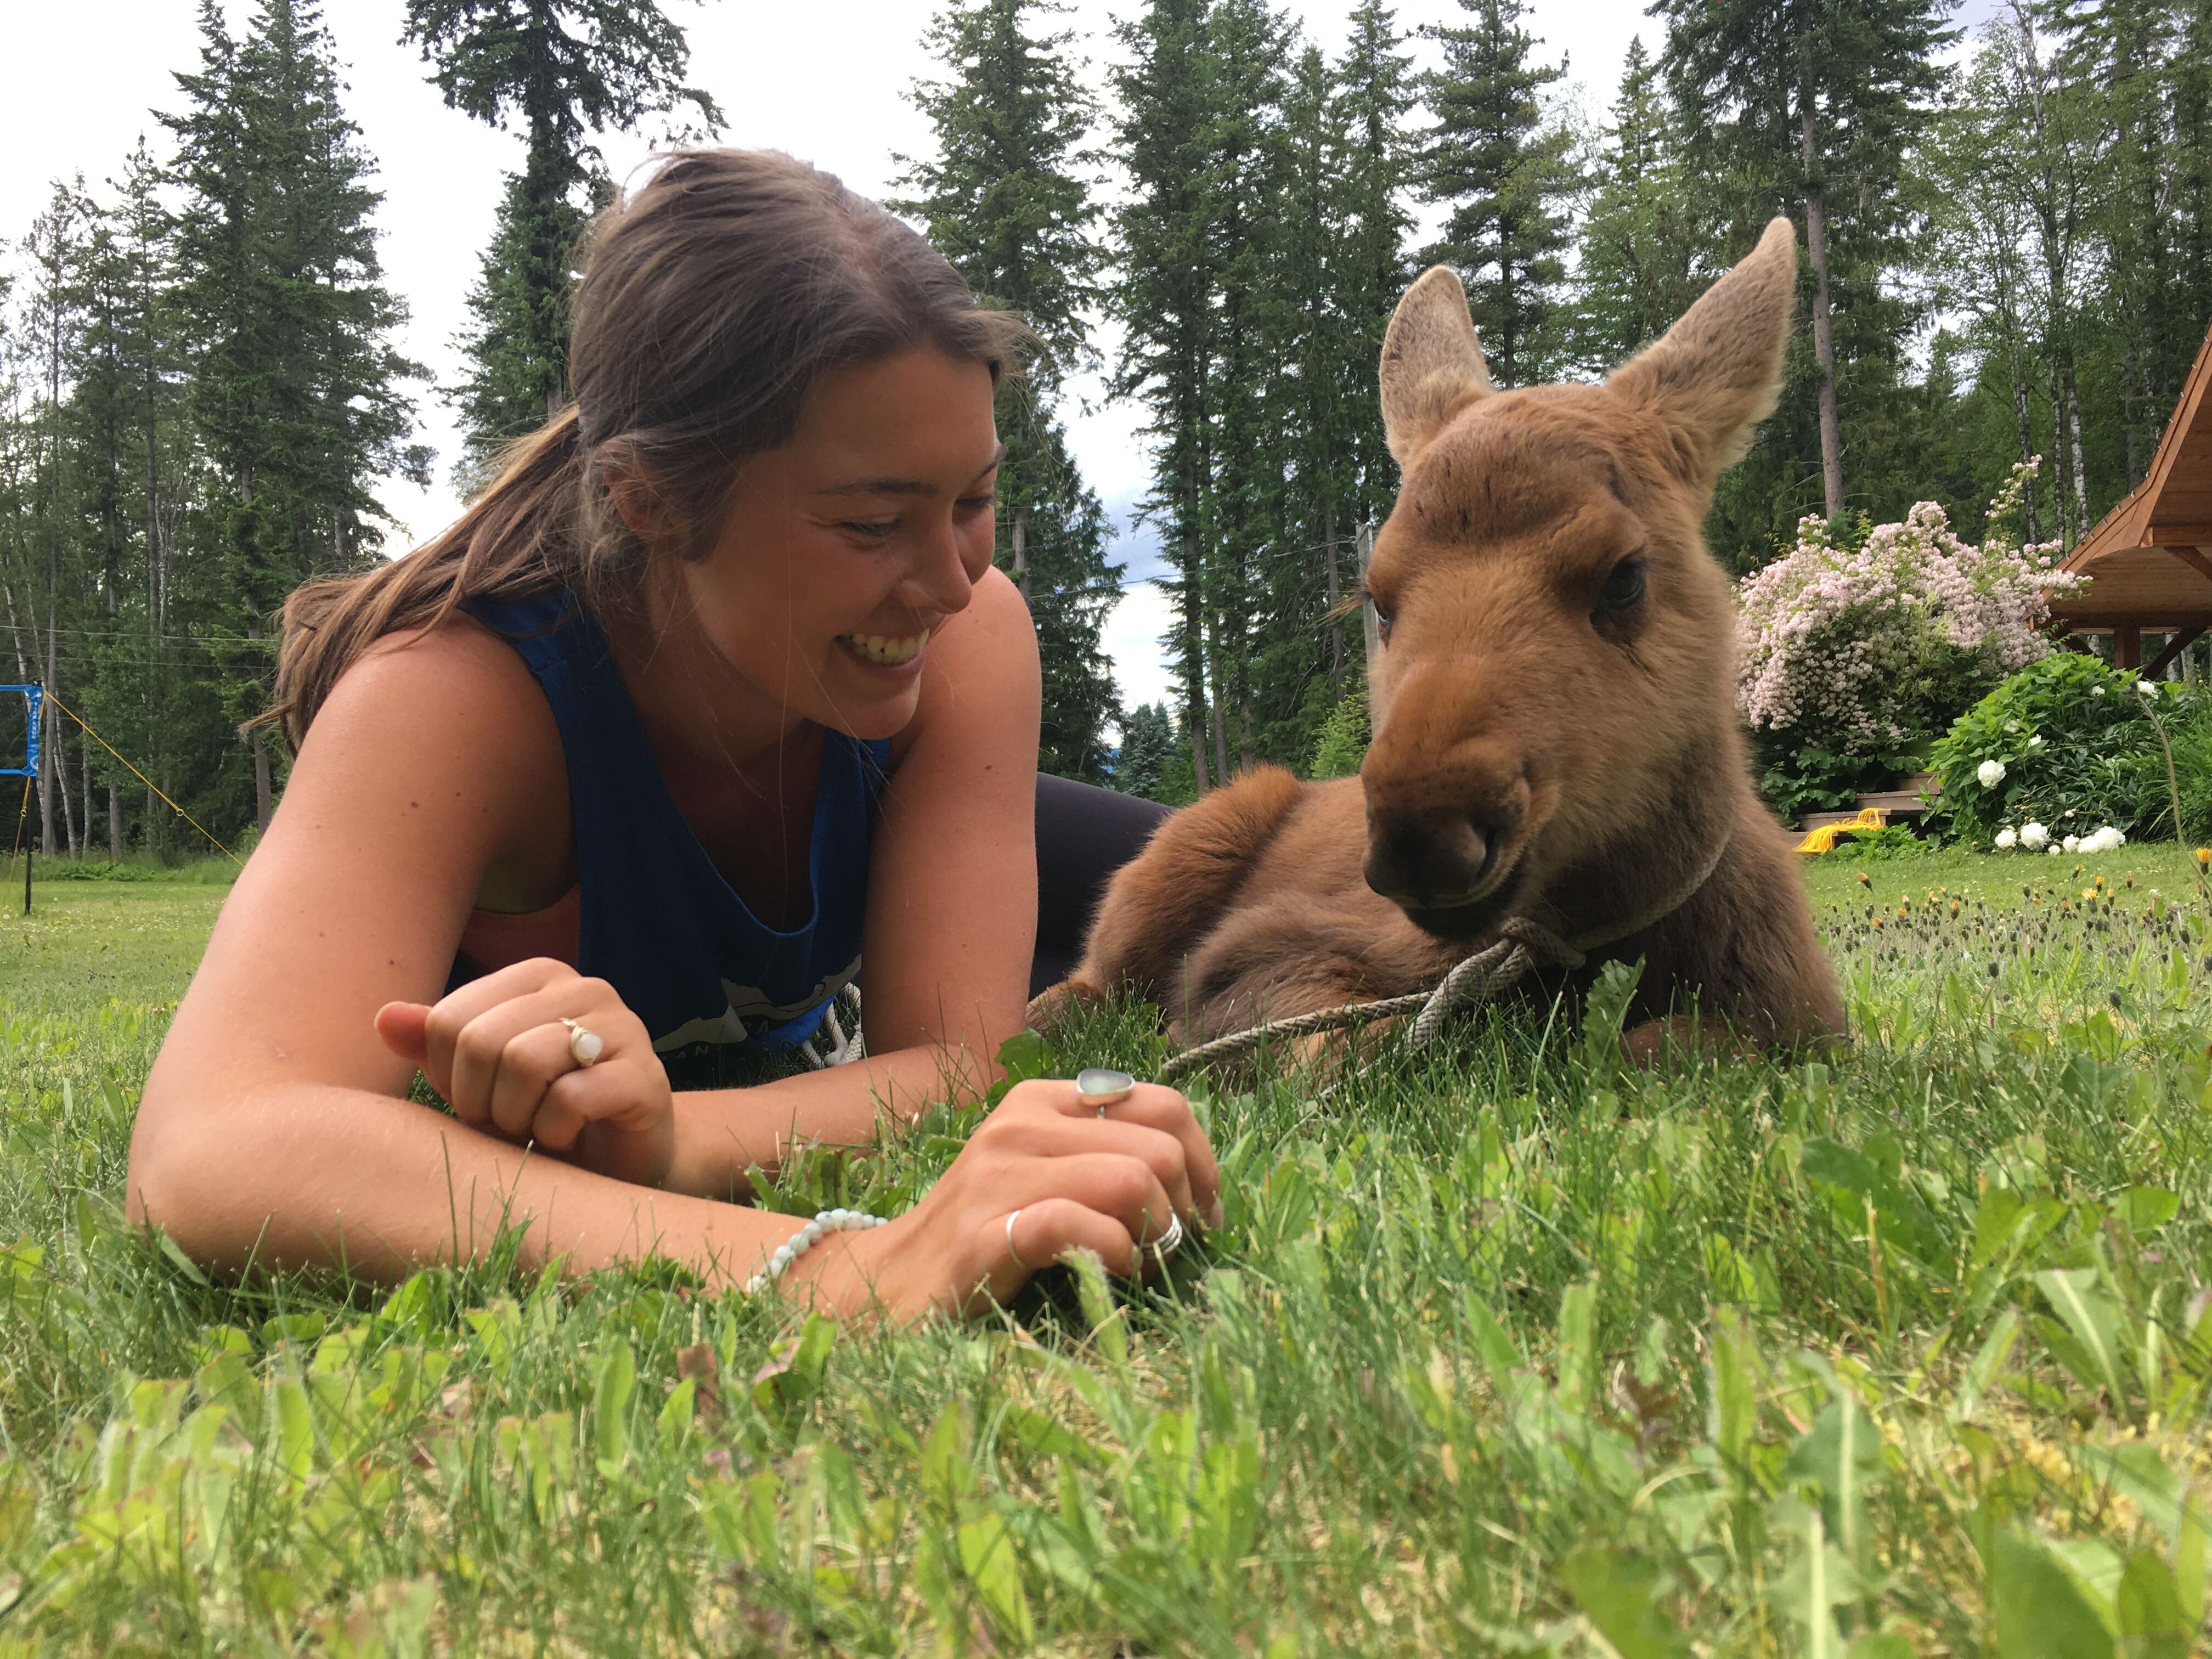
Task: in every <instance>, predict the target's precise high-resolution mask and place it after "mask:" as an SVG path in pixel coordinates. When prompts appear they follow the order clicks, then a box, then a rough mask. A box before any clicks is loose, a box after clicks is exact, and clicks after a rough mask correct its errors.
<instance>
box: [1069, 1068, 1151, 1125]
mask: <svg viewBox="0 0 2212 1659" xmlns="http://www.w3.org/2000/svg"><path fill="white" fill-rule="evenodd" d="M1136 1086H1137V1079H1134V1078H1133V1077H1131V1076H1130V1075H1129V1074H1128V1073H1127V1072H1116V1071H1114V1070H1112V1069H1110V1068H1109V1067H1107V1066H1085V1067H1084V1068H1083V1069H1082V1070H1081V1071H1079V1072H1078V1073H1076V1074H1075V1093H1076V1097H1077V1098H1078V1099H1079V1100H1080V1101H1082V1103H1084V1104H1085V1106H1096V1107H1097V1109H1098V1115H1099V1116H1101V1117H1103V1116H1105V1115H1106V1109H1107V1108H1108V1107H1109V1106H1111V1105H1113V1104H1114V1103H1115V1102H1116V1101H1121V1100H1127V1098H1128V1097H1129V1094H1130V1091H1132V1090H1133V1089H1135V1087H1136Z"/></svg>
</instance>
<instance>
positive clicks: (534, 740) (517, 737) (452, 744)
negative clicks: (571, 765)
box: [287, 615, 569, 908]
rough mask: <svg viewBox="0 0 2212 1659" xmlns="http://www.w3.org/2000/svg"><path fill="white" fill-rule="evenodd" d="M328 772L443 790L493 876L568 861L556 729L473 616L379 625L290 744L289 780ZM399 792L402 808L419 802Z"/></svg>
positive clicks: (512, 877)
mask: <svg viewBox="0 0 2212 1659" xmlns="http://www.w3.org/2000/svg"><path fill="white" fill-rule="evenodd" d="M333 771H337V772H342V773H344V774H349V775H352V776H354V777H356V778H360V779H361V780H362V783H363V784H364V785H368V788H369V790H370V792H371V793H372V794H373V796H374V797H376V798H381V797H382V796H383V795H384V794H385V793H387V792H386V789H385V788H382V787H377V786H376V785H374V784H371V783H370V782H369V778H370V777H371V776H374V777H376V778H380V779H381V780H382V781H384V782H385V783H386V784H387V785H388V786H390V787H393V788H396V787H398V786H399V785H400V784H402V783H403V782H407V781H414V782H419V783H421V784H422V786H423V788H424V789H425V790H428V791H429V792H431V793H435V794H436V795H439V796H441V797H444V798H446V799H443V800H442V802H441V805H440V807H439V808H438V809H436V810H439V811H441V812H443V813H455V812H457V813H459V815H461V816H462V817H466V818H471V819H474V820H476V821H477V826H478V831H477V832H478V833H483V832H485V831H488V832H489V842H490V845H491V847H492V848H494V849H495V851H494V853H493V860H494V868H493V870H492V872H489V873H488V875H487V881H488V882H489V883H490V884H492V885H494V886H497V887H499V888H501V889H504V888H506V887H507V886H508V885H509V884H512V883H519V884H520V886H521V887H522V888H523V889H525V890H534V889H536V888H538V886H540V885H541V884H544V882H547V881H557V880H558V878H559V877H558V872H559V871H560V870H562V869H564V868H565V867H566V866H567V862H568V856H569V849H568V842H567V837H566V835H565V831H566V829H567V826H568V765H567V762H566V760H565V759H564V757H563V756H562V748H561V731H560V727H559V726H558V725H557V724H556V722H555V720H554V718H553V711H552V709H551V708H550V707H549V706H548V704H547V703H546V701H545V696H544V692H543V691H542V690H539V688H538V683H537V680H536V678H534V677H533V676H532V673H531V671H530V669H529V667H528V666H527V665H526V664H525V663H524V662H523V660H522V659H521V658H520V656H518V655H517V654H516V653H515V651H514V649H513V647H511V646H509V645H508V644H507V641H504V640H502V639H501V638H500V636H499V635H496V634H495V633H493V632H492V631H491V630H490V629H488V628H486V627H484V626H483V623H479V622H477V621H476V620H475V619H474V618H473V617H465V616H459V615H456V616H453V617H448V618H447V619H446V620H445V621H444V622H441V623H439V624H438V625H437V626H436V627H435V628H433V629H425V630H416V631H415V632H412V633H407V634H396V635H388V636H386V638H384V639H381V640H379V641H376V642H375V643H374V645H372V646H370V647H368V649H367V650H365V651H364V652H362V654H361V656H360V657H359V658H358V659H356V660H355V661H354V662H353V663H352V664H351V665H349V667H348V668H347V669H346V671H344V672H343V674H341V675H340V676H339V677H338V679H337V684H335V685H333V686H332V687H331V693H330V696H329V697H328V698H327V699H326V700H325V702H324V703H323V706H322V708H320V709H319V710H318V711H317V713H316V714H315V718H314V721H313V724H312V725H311V726H309V727H308V728H307V737H306V738H305V740H304V741H303V742H302V743H301V745H300V756H299V759H298V761H297V763H295V767H294V774H293V776H294V784H295V786H296V785H297V784H298V783H299V782H300V781H301V774H302V773H303V772H304V773H307V774H309V775H317V774H320V775H328V774H329V773H331V772H333ZM287 793H288V794H289V793H291V791H290V789H289V788H288V791H287ZM318 793H319V792H318ZM340 793H343V794H347V795H352V796H353V798H355V799H360V798H361V796H360V795H359V793H356V791H354V790H341V791H340ZM407 793H408V794H409V805H410V810H420V809H419V808H417V807H416V805H414V803H415V802H416V801H418V800H420V801H421V805H422V807H428V805H429V802H428V800H427V799H422V794H421V792H415V791H410V792H407ZM457 827H458V826H457ZM556 843H557V844H556ZM521 908H529V906H528V905H526V904H525V905H523V906H522V907H521Z"/></svg>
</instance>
